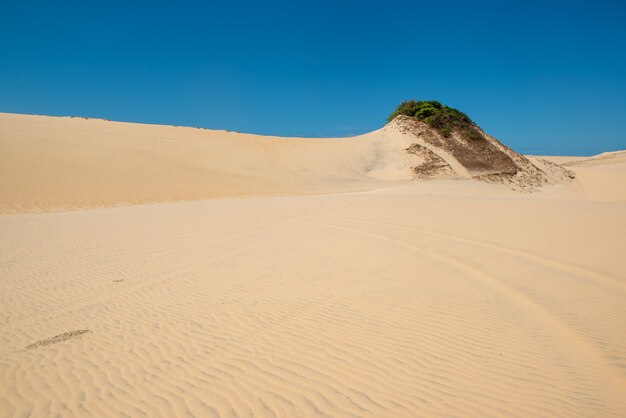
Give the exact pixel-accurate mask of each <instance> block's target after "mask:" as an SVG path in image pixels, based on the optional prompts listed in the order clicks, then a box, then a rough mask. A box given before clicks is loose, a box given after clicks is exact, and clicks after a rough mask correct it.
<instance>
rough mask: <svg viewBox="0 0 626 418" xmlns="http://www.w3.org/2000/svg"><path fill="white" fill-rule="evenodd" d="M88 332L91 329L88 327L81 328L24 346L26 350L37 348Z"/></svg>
mask: <svg viewBox="0 0 626 418" xmlns="http://www.w3.org/2000/svg"><path fill="white" fill-rule="evenodd" d="M88 332H91V331H90V330H88V329H79V330H75V331H69V332H64V333H63V334H59V335H55V336H54V337H50V338H46V339H45V340H39V341H37V342H36V343H32V344H29V345H27V346H26V347H25V348H24V351H29V350H36V349H37V348H40V347H45V346H47V345H51V344H58V343H61V342H63V341H67V340H71V339H72V338H76V337H79V336H81V335H83V334H86V333H88Z"/></svg>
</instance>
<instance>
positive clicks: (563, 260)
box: [0, 114, 626, 417]
mask: <svg viewBox="0 0 626 418" xmlns="http://www.w3.org/2000/svg"><path fill="white" fill-rule="evenodd" d="M415 143H416V142H415V140H414V138H413V137H412V136H411V135H406V134H401V133H398V132H397V130H396V129H395V128H394V129H393V130H392V129H390V127H387V128H383V129H382V130H379V131H376V132H373V133H371V134H367V135H363V136H360V137H355V138H343V139H299V138H270V137H259V136H254V135H243V134H237V133H231V132H222V131H207V130H200V129H192V128H177V127H167V126H150V125H136V124H127V123H114V122H107V121H100V120H84V119H78V118H50V117H35V116H23V115H9V114H0V208H1V211H2V212H3V213H4V214H3V215H0V327H1V328H0V331H1V332H0V415H1V416H3V417H4V416H6V417H13V416H20V417H21V416H35V417H47V416H132V417H141V416H149V417H158V416H163V417H175V416H201V417H205V416H208V417H211V416H213V417H218V416H219V417H251V416H254V417H305V416H311V417H317V416H331V417H415V416H429V417H438V416H441V417H443V416H446V417H447V416H480V417H484V416H498V417H500V416H522V417H528V416H533V417H535V416H546V417H554V416H565V417H589V416H601V417H623V416H626V396H624V394H625V393H626V257H624V249H625V248H626V152H618V153H609V154H602V155H600V156H597V157H593V158H586V159H583V158H567V157H541V158H539V157H528V158H526V157H524V159H525V160H527V161H528V162H529V163H531V164H533V166H535V167H539V169H541V170H542V173H548V174H545V176H546V178H555V177H554V176H556V177H558V176H560V175H562V174H563V173H566V170H570V171H572V172H573V173H574V174H575V175H576V178H575V179H573V180H569V181H564V182H557V181H554V182H553V183H554V184H552V185H547V186H544V187H542V188H535V189H533V190H534V192H532V193H529V192H520V188H519V187H515V186H516V184H509V183H506V182H505V183H503V184H491V183H487V182H478V181H472V180H463V179H459V176H455V175H454V173H456V172H457V171H458V170H460V169H461V168H460V167H458V166H455V164H456V161H457V160H456V159H454V158H451V157H450V155H448V154H443V153H441V150H439V149H431V148H428V147H427V145H428V144H426V145H424V144H423V143H417V144H418V145H419V146H421V147H422V148H427V149H428V150H429V151H424V150H423V149H420V148H414V150H418V151H416V152H414V153H410V152H407V151H406V150H407V149H408V148H410V147H411V146H412V145H413V144H415ZM424 161H426V162H428V164H430V165H429V167H435V168H436V167H442V166H444V164H443V163H442V161H445V162H446V163H449V164H448V165H449V167H450V168H449V169H446V170H444V173H445V174H446V179H438V178H437V177H436V176H435V179H431V180H416V178H417V177H419V175H417V173H416V171H415V167H416V166H419V165H420V164H421V163H424ZM553 164H554V165H553ZM556 164H559V165H556ZM561 166H562V167H564V168H561ZM550 170H552V171H550ZM551 176H552V177H551ZM430 177H431V178H432V177H433V176H430ZM547 183H548V184H549V182H547ZM512 189H515V190H512ZM233 197H236V198H233ZM199 199H204V200H199ZM149 202H168V203H160V204H149ZM113 206H119V207H113Z"/></svg>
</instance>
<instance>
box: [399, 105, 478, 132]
mask: <svg viewBox="0 0 626 418" xmlns="http://www.w3.org/2000/svg"><path fill="white" fill-rule="evenodd" d="M399 115H405V116H410V117H413V118H416V119H417V120H419V121H422V122H424V123H426V124H428V125H429V126H431V127H432V128H434V129H436V130H437V131H439V133H440V134H441V135H443V136H444V137H446V138H447V137H449V136H450V135H451V134H452V132H454V131H456V132H459V133H460V134H461V135H463V136H465V137H466V138H469V139H473V140H478V139H481V138H482V135H481V134H480V132H479V131H478V129H476V126H475V125H474V123H473V122H472V120H471V119H470V118H469V117H468V116H467V115H466V114H465V113H463V112H461V111H459V110H457V109H454V108H451V107H448V106H444V105H442V104H441V103H439V102H437V101H434V100H405V101H403V102H402V103H400V104H399V105H398V106H397V107H396V109H395V110H394V111H393V112H392V113H391V114H390V115H389V117H388V118H387V121H388V122H390V121H392V120H393V119H394V118H395V117H396V116H399Z"/></svg>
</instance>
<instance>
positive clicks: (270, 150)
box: [0, 102, 574, 213]
mask: <svg viewBox="0 0 626 418" xmlns="http://www.w3.org/2000/svg"><path fill="white" fill-rule="evenodd" d="M405 103H413V104H415V103H418V104H423V103H426V104H427V106H426V107H424V106H422V107H421V108H419V106H418V111H419V112H421V113H419V112H418V113H419V114H420V115H422V116H423V115H424V114H428V113H424V112H425V111H428V109H430V107H428V106H431V104H432V103H437V102H405ZM439 106H441V105H439ZM441 109H444V110H445V111H446V112H448V113H445V112H444V113H442V114H443V115H444V117H443V119H441V120H439V119H437V117H436V116H435V117H433V116H432V115H431V116H429V117H426V118H424V117H422V118H421V119H420V118H419V117H416V116H408V115H406V114H398V115H394V117H393V118H392V119H391V121H390V122H389V123H388V124H387V125H386V126H384V127H383V128H381V129H379V130H376V131H374V132H371V133H368V134H364V135H359V136H355V137H351V138H284V137H271V136H260V135H251V134H241V133H236V132H229V131H216V130H208V129H198V128H186V127H176V126H163V125H142V124H134V123H122V122H111V121H107V120H103V119H88V118H74V117H48V116H31V115H18V114H6V113H5V114H0V151H1V152H0V213H21V212H47V211H55V210H68V209H85V208H95V207H108V206H120V205H132V204H141V203H161V202H172V201H188V200H204V199H214V198H225V197H242V196H275V195H305V194H318V193H337V192H352V191H364V190H372V189H378V188H382V187H388V186H393V185H395V184H396V183H399V182H406V181H414V180H423V179H431V180H432V179H436V180H437V179H439V180H441V179H473V180H479V181H481V182H487V183H494V184H500V185H502V186H503V187H506V188H508V189H513V190H517V191H534V190H536V189H537V188H539V187H541V186H544V185H548V184H557V183H561V182H566V181H569V180H571V179H572V178H573V177H574V173H573V172H572V171H570V170H568V169H566V168H563V167H562V166H560V165H558V164H557V163H554V162H550V161H548V160H546V159H544V158H539V157H525V156H523V155H521V154H518V153H516V152H514V151H513V150H511V149H509V148H507V147H506V146H505V145H503V144H502V143H500V142H498V141H497V140H496V139H494V138H492V137H491V136H489V135H487V134H486V133H485V132H484V131H482V130H481V129H480V128H478V127H477V126H476V125H474V124H473V123H471V121H469V118H467V120H465V119H459V120H460V122H458V120H455V119H454V117H456V116H455V115H456V113H453V112H458V111H456V110H454V109H451V108H447V107H445V106H442V107H441ZM413 110H414V108H411V109H409V111H410V112H412V111H413ZM410 112H409V113H410ZM405 113H407V112H405ZM458 114H459V115H462V116H461V118H463V117H464V118H466V116H465V115H463V114H462V113H460V112H458ZM450 115H452V121H453V124H452V125H449V123H450V122H449V119H445V118H449V117H450ZM442 120H443V122H442ZM455 123H456V124H455ZM450 126H451V128H450Z"/></svg>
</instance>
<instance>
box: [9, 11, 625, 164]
mask: <svg viewBox="0 0 626 418" xmlns="http://www.w3.org/2000/svg"><path fill="white" fill-rule="evenodd" d="M625 22H626V2H624V1H596V2H589V1H585V2H582V1H554V2H549V1H541V2H539V1H537V2H535V1H519V2H517V1H509V2H505V1H486V2H477V1H474V2H460V1H459V2H457V1H453V0H450V1H446V2H440V1H430V2H419V1H413V2H390V1H386V2H369V1H309V2H297V1H289V2H276V1H267V2H265V1H264V2H248V1H239V2H212V1H204V2H200V1H199V2H184V1H180V2H160V1H150V2H147V1H146V2H143V1H136V2H131V1H126V2H118V1H107V2H90V1H80V2H79V1H76V2H74V1H63V2H50V1H41V2H38V1H30V2H28V1H14V2H9V1H6V0H0V38H1V39H2V42H1V43H0V111H2V112H13V113H30V114H48V115H77V116H88V117H100V118H107V119H112V120H120V121H132V122H145V123H161V124H173V125H188V126H201V127H206V128H214V129H229V130H235V131H241V132H252V133H259V134H273V135H298V136H347V135H352V134H357V133H364V132H368V131H371V130H374V129H377V128H379V127H381V126H382V125H383V124H384V122H385V117H386V116H387V114H389V113H390V112H391V111H392V110H393V108H394V106H395V105H396V104H397V103H398V102H400V101H401V100H403V99H409V98H415V99H428V100H439V101H441V102H443V103H445V104H447V105H449V106H453V107H456V108H458V109H460V110H462V111H464V112H465V113H467V114H468V115H469V116H470V117H471V118H472V119H473V120H474V121H475V122H477V123H478V124H479V125H480V126H481V127H483V129H485V130H486V131H487V132H489V133H491V134H492V135H494V136H496V137H497V138H498V139H500V140H501V141H503V142H504V143H506V144H507V145H509V146H511V147H512V148H514V149H516V150H518V151H521V152H525V153H543V154H569V155H585V154H587V155H588V154H594V153H599V152H603V151H609V150H616V149H624V148H626V130H625V129H624V125H625V123H626V24H625Z"/></svg>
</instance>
